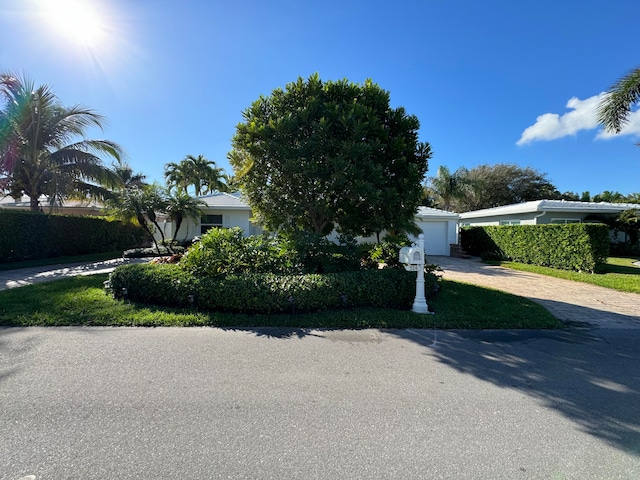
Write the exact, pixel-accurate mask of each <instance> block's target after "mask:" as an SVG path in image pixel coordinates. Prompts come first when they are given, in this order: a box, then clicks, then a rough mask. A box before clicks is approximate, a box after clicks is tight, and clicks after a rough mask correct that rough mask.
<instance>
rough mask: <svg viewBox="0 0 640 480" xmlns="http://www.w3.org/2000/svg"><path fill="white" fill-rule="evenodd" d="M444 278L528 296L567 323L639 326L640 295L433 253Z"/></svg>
mask: <svg viewBox="0 0 640 480" xmlns="http://www.w3.org/2000/svg"><path fill="white" fill-rule="evenodd" d="M429 262H431V263H435V264H437V265H440V267H441V268H442V269H443V271H444V272H443V278H444V279H446V280H455V281H457V282H465V283H471V284H474V285H479V286H483V287H489V288H494V289H496V290H501V291H504V292H508V293H512V294H514V295H519V296H521V297H526V298H529V299H531V300H533V301H535V302H537V303H540V304H541V305H543V306H544V307H545V308H546V309H547V310H549V311H550V312H551V313H552V314H553V315H555V316H556V317H557V318H559V319H560V320H562V321H564V322H568V323H573V322H577V323H584V324H588V325H585V326H592V327H597V328H639V329H640V294H637V293H625V292H619V291H617V290H612V289H609V288H603V287H598V286H595V285H590V284H587V283H581V282H573V281H570V280H563V279H560V278H554V277H547V276H545V275H538V274H535V273H528V272H520V271H517V270H511V269H508V268H504V267H499V266H495V265H486V264H484V263H482V262H481V261H480V260H479V259H478V258H472V259H462V258H453V257H443V256H430V257H429Z"/></svg>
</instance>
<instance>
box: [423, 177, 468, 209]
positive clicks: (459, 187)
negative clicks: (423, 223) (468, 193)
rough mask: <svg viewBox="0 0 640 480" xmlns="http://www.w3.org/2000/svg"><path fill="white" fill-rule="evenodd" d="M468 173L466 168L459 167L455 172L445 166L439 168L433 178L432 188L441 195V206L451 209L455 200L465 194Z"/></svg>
mask: <svg viewBox="0 0 640 480" xmlns="http://www.w3.org/2000/svg"><path fill="white" fill-rule="evenodd" d="M466 173H467V169H465V168H459V169H458V170H456V171H455V172H454V173H451V171H450V170H449V168H447V167H445V166H440V167H439V168H438V174H437V175H436V176H435V177H433V178H431V190H432V191H433V193H435V194H436V195H437V196H438V197H439V199H440V208H442V209H443V210H447V211H449V210H451V206H452V203H453V201H454V200H456V199H457V198H459V197H460V196H461V195H462V194H463V192H464V188H465V185H466V181H465V179H466Z"/></svg>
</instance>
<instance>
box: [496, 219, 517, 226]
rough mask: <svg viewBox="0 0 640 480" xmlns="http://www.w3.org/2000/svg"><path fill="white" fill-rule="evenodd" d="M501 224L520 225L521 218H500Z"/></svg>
mask: <svg viewBox="0 0 640 480" xmlns="http://www.w3.org/2000/svg"><path fill="white" fill-rule="evenodd" d="M500 225H520V220H500Z"/></svg>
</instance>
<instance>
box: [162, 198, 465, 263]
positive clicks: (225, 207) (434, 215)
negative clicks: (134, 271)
mask: <svg viewBox="0 0 640 480" xmlns="http://www.w3.org/2000/svg"><path fill="white" fill-rule="evenodd" d="M198 198H199V199H200V200H202V201H203V202H204V203H205V204H206V207H204V208H203V211H204V215H203V216H202V218H199V219H195V220H194V219H185V220H184V221H183V223H182V225H181V226H180V231H179V232H178V237H179V238H178V240H184V239H189V240H190V239H192V238H193V237H196V236H199V235H202V234H203V233H204V232H206V231H207V230H208V229H209V228H212V227H222V228H230V227H240V228H241V229H242V230H243V232H244V235H245V236H249V235H256V234H259V233H261V232H262V229H261V228H260V226H258V225H255V224H253V223H252V222H251V221H250V218H251V216H252V213H251V207H250V206H249V205H248V204H247V203H246V202H245V201H244V200H243V199H242V198H241V196H240V195H239V194H236V193H234V194H230V193H214V194H212V195H206V196H203V197H198ZM415 220H416V224H417V225H418V226H419V227H420V228H422V230H423V233H424V236H425V252H426V253H427V255H449V253H450V247H449V245H450V244H455V243H457V241H458V237H457V235H458V228H457V223H458V214H457V213H451V212H445V211H443V210H436V209H435V208H428V207H419V208H418V212H417V213H416V219H415ZM161 226H162V227H163V230H164V235H165V238H173V233H174V228H175V226H174V225H173V224H172V222H171V221H170V220H169V219H166V220H163V221H162V222H161ZM359 240H361V241H367V240H369V241H375V239H374V238H373V237H371V238H367V239H359Z"/></svg>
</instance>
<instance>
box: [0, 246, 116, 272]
mask: <svg viewBox="0 0 640 480" xmlns="http://www.w3.org/2000/svg"><path fill="white" fill-rule="evenodd" d="M120 257H122V251H117V252H106V253H92V254H90V255H77V256H73V257H56V258H41V259H38V260H26V261H24V262H11V263H0V270H15V269H17V268H31V267H41V266H43V265H59V264H62V263H80V262H101V261H103V260H111V259H113V258H120Z"/></svg>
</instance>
